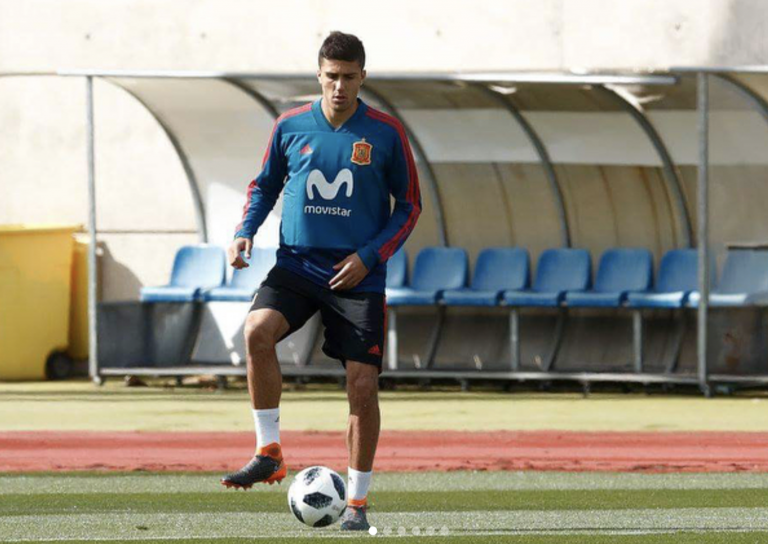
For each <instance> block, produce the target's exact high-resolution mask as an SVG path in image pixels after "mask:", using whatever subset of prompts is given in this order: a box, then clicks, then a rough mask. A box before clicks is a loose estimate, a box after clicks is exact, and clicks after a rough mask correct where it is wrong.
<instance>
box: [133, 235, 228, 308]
mask: <svg viewBox="0 0 768 544" xmlns="http://www.w3.org/2000/svg"><path fill="white" fill-rule="evenodd" d="M225 276H226V260H225V255H224V250H223V249H221V248H220V247H218V246H206V245H203V246H183V247H182V248H181V249H179V251H178V252H177V253H176V257H175V259H174V261H173V270H172V271H171V280H170V282H169V283H168V285H163V286H160V287H143V288H142V289H141V300H142V302H191V301H194V300H200V297H201V293H202V291H203V290H204V289H212V288H214V287H219V286H221V285H223V284H224V278H225Z"/></svg>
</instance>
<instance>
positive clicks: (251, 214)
mask: <svg viewBox="0 0 768 544" xmlns="http://www.w3.org/2000/svg"><path fill="white" fill-rule="evenodd" d="M281 140H282V138H281V127H280V119H278V120H277V121H276V122H275V126H274V128H273V129H272V135H271V136H270V138H269V143H268V144H267V149H266V151H265V152H264V159H263V160H262V163H261V172H260V173H259V175H258V176H256V178H255V179H254V180H253V181H251V183H250V184H249V185H248V196H247V197H246V201H245V206H244V207H243V219H242V221H241V222H240V224H239V225H238V226H237V229H236V232H235V239H234V241H233V242H232V244H231V245H230V247H229V263H230V264H231V265H232V266H234V267H235V268H245V267H247V266H248V264H247V263H246V262H245V261H244V260H243V258H242V257H241V256H240V252H241V251H245V256H246V258H248V259H250V257H251V248H252V246H253V237H254V236H255V235H256V232H257V231H258V230H259V227H261V225H262V223H264V220H265V219H266V218H267V216H268V215H269V212H271V211H272V208H274V207H275V203H276V202H277V199H278V197H279V196H280V192H281V191H282V190H283V182H284V181H285V176H286V175H287V164H286V160H285V155H284V154H283V150H282V145H281Z"/></svg>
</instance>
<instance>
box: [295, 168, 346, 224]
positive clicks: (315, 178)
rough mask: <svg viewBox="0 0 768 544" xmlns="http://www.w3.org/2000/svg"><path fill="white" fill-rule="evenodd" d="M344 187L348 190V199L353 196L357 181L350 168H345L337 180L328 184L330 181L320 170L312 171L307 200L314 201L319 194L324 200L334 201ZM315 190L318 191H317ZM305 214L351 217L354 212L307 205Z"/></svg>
mask: <svg viewBox="0 0 768 544" xmlns="http://www.w3.org/2000/svg"><path fill="white" fill-rule="evenodd" d="M342 185H343V186H344V188H345V190H346V195H347V197H350V196H352V191H354V189H355V180H354V178H353V177H352V171H351V170H350V169H349V168H345V169H344V170H342V171H341V172H339V173H338V174H336V179H334V180H333V183H328V180H327V179H325V176H324V175H323V173H322V172H321V171H320V170H312V171H311V172H310V173H309V176H307V198H309V200H314V199H315V194H319V195H320V198H322V199H323V200H333V199H334V198H336V196H337V195H338V194H339V191H341V186H342ZM313 189H316V191H314V190H313ZM304 213H311V214H318V215H340V216H341V217H349V216H350V215H352V210H350V209H349V208H343V207H341V206H320V205H318V206H313V205H312V204H307V205H306V206H304Z"/></svg>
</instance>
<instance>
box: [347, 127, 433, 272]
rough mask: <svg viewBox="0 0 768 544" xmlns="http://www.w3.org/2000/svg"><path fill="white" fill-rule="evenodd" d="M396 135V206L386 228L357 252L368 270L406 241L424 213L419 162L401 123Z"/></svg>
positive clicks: (392, 182)
mask: <svg viewBox="0 0 768 544" xmlns="http://www.w3.org/2000/svg"><path fill="white" fill-rule="evenodd" d="M395 128H396V129H397V133H398V134H397V138H396V140H397V141H396V142H395V145H394V146H393V147H394V149H393V154H392V162H391V164H390V167H389V171H388V181H389V188H390V193H391V194H392V196H394V198H395V206H394V209H393V211H392V215H391V216H390V218H389V221H388V222H387V224H386V226H385V227H384V229H383V230H382V231H381V232H380V233H379V234H378V235H377V236H376V237H375V238H374V239H373V240H371V241H370V242H368V243H367V244H366V245H365V246H364V247H363V248H361V249H360V250H359V251H358V255H359V256H360V259H361V260H362V261H363V264H365V266H366V268H368V270H369V271H370V270H372V269H373V267H374V266H375V265H376V264H377V263H379V262H381V263H385V262H387V260H388V259H389V258H390V257H391V256H392V255H393V254H394V253H395V252H396V251H397V250H398V249H400V247H401V246H402V245H403V244H404V243H405V241H406V239H407V238H408V236H409V235H410V234H411V231H413V228H414V227H415V226H416V221H417V220H418V218H419V214H420V213H421V191H420V189H419V176H418V172H417V171H416V163H415V162H414V160H413V153H412V152H411V146H410V144H409V143H408V138H407V137H406V135H405V130H404V129H403V127H402V125H400V124H399V123H397V125H396V126H395Z"/></svg>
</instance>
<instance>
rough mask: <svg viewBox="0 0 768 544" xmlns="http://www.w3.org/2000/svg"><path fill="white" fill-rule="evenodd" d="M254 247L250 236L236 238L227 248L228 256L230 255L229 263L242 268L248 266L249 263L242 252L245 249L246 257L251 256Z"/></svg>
mask: <svg viewBox="0 0 768 544" xmlns="http://www.w3.org/2000/svg"><path fill="white" fill-rule="evenodd" d="M252 247H253V241H252V240H249V239H248V238H235V239H234V240H233V241H232V243H231V244H230V246H229V249H228V250H227V257H229V264H230V265H231V266H233V267H234V268H237V269H238V270H240V269H241V268H248V263H247V262H245V261H244V260H243V257H242V255H240V252H242V251H245V258H246V259H250V258H251V248H252Z"/></svg>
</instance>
